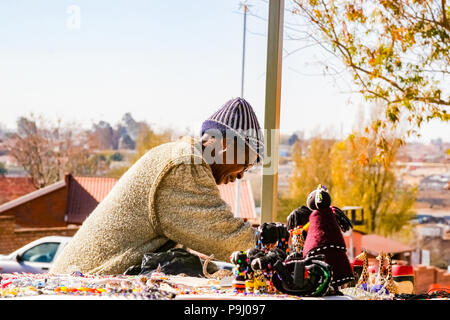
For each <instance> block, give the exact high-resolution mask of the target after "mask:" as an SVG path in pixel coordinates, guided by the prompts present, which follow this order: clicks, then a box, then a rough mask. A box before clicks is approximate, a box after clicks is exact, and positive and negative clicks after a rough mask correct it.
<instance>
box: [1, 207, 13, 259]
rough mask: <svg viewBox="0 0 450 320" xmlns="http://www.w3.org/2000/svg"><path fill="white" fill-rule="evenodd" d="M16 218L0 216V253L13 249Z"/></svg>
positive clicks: (9, 251)
mask: <svg viewBox="0 0 450 320" xmlns="http://www.w3.org/2000/svg"><path fill="white" fill-rule="evenodd" d="M15 227H16V219H15V218H14V216H0V254H7V253H11V252H12V251H14V248H15V246H16V244H15V235H14V229H15Z"/></svg>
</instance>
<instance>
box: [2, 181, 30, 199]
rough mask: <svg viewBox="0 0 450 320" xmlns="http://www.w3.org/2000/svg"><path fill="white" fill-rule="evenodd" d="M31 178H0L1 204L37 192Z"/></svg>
mask: <svg viewBox="0 0 450 320" xmlns="http://www.w3.org/2000/svg"><path fill="white" fill-rule="evenodd" d="M35 190H36V188H35V187H34V186H33V183H32V182H31V179H30V178H25V177H0V204H1V203H4V202H8V201H11V200H14V199H17V198H19V197H21V196H23V195H25V194H28V193H30V192H33V191H35Z"/></svg>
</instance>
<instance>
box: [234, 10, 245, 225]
mask: <svg viewBox="0 0 450 320" xmlns="http://www.w3.org/2000/svg"><path fill="white" fill-rule="evenodd" d="M242 5H243V7H244V34H243V37H242V38H243V39H242V70H241V98H243V97H244V73H245V38H246V30H247V9H248V7H247V5H246V4H245V2H244V3H243V4H242ZM240 197H241V179H237V180H236V200H235V202H236V205H235V210H234V214H235V216H236V217H240V216H241V212H240V210H241V198H240Z"/></svg>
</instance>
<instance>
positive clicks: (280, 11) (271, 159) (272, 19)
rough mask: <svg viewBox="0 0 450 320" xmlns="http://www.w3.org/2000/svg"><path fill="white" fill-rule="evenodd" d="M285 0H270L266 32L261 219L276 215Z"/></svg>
mask: <svg viewBox="0 0 450 320" xmlns="http://www.w3.org/2000/svg"><path fill="white" fill-rule="evenodd" d="M283 20H284V0H270V2H269V25H268V35H267V62H266V106H265V115H264V131H265V137H264V154H265V157H264V158H265V160H264V162H263V178H262V199H261V200H262V201H261V223H264V222H274V221H275V219H276V215H277V191H278V145H279V143H280V101H281V63H282V54H283Z"/></svg>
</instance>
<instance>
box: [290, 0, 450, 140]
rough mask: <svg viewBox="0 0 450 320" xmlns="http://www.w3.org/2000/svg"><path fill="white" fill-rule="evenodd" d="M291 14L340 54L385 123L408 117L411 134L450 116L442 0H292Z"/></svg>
mask: <svg viewBox="0 0 450 320" xmlns="http://www.w3.org/2000/svg"><path fill="white" fill-rule="evenodd" d="M292 12H293V13H294V14H295V15H297V16H301V17H303V18H304V19H305V20H306V21H308V23H306V24H305V26H304V29H302V30H298V31H299V32H301V33H303V34H305V33H306V34H307V35H308V36H307V37H303V39H305V38H306V39H309V40H311V41H312V42H314V43H316V44H319V45H320V46H321V47H322V48H323V49H324V50H326V51H327V52H329V53H331V54H332V55H334V56H335V57H337V60H338V61H340V62H341V63H343V64H344V66H345V67H346V69H347V70H349V71H350V72H351V74H352V75H353V80H354V83H355V84H356V87H357V89H358V91H359V92H360V93H361V94H362V95H363V96H364V97H365V98H366V99H368V100H375V101H377V102H383V104H384V110H385V114H386V117H387V119H388V121H390V122H391V123H393V124H397V123H398V122H399V121H400V120H401V119H405V120H406V121H408V122H407V123H409V128H408V131H407V132H406V133H407V134H408V135H410V134H418V133H419V131H418V129H419V128H420V126H421V124H422V123H423V122H424V121H429V120H431V119H441V120H443V121H448V120H449V119H450V117H449V114H448V113H447V109H448V107H449V106H450V96H449V93H450V85H449V75H450V55H449V47H450V22H449V21H450V19H449V16H450V6H449V5H448V4H447V2H446V1H445V0H414V1H413V0H381V1H356V0H350V1H347V0H306V1H300V0H293V7H292ZM298 25H299V24H297V25H296V26H295V27H297V28H301V27H298ZM290 28H291V29H292V28H293V26H290ZM329 61H330V59H328V61H326V62H324V63H325V64H326V66H327V68H326V69H325V71H327V70H332V69H331V68H328V67H331V64H330V62H329Z"/></svg>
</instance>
